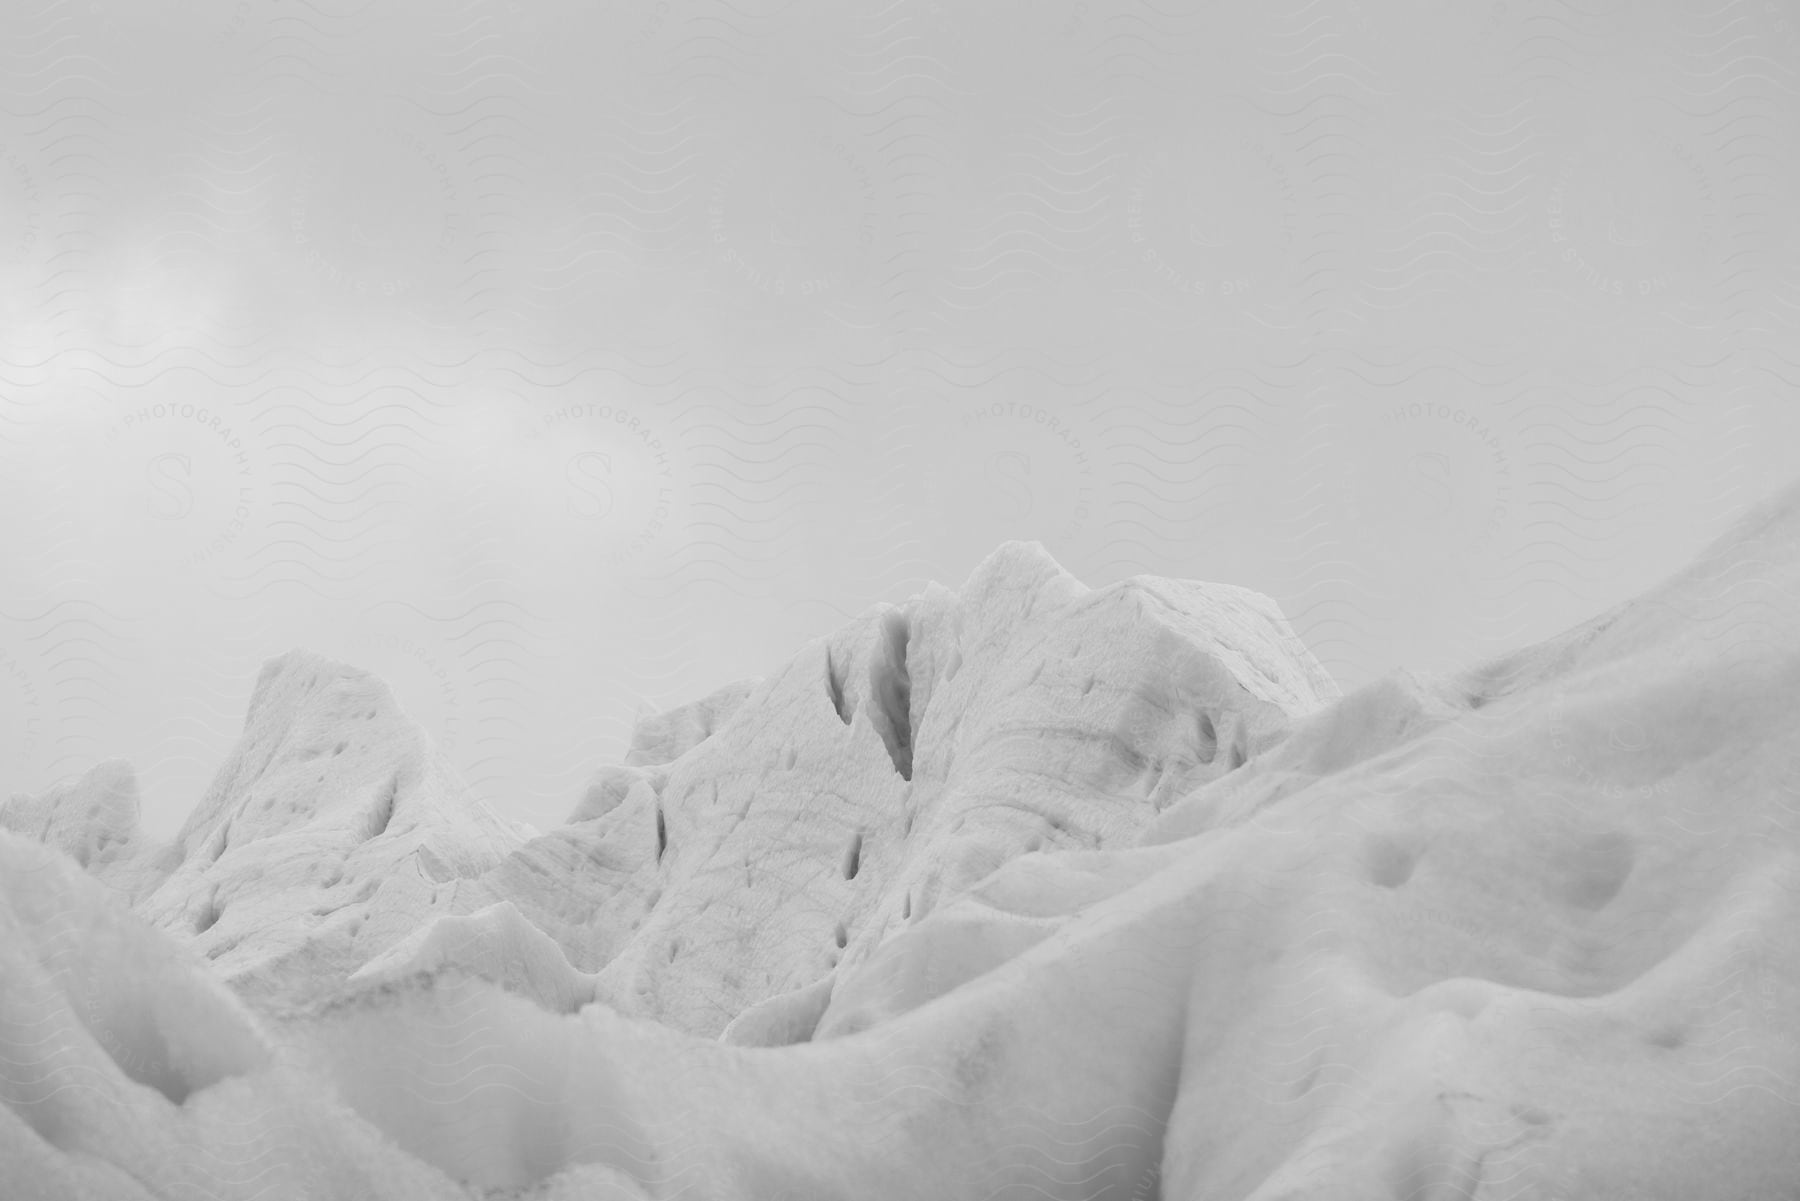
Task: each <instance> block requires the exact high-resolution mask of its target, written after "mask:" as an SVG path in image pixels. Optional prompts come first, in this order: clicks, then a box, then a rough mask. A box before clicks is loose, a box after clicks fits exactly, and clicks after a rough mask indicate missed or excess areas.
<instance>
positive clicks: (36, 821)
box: [0, 759, 138, 869]
mask: <svg viewBox="0 0 1800 1201" xmlns="http://www.w3.org/2000/svg"><path fill="white" fill-rule="evenodd" d="M0 827H4V828H5V829H8V830H12V831H14V832H15V833H18V834H24V835H26V836H28V837H31V838H35V839H37V840H38V841H39V842H42V843H45V844H47V845H49V846H53V847H55V848H56V849H57V850H59V851H61V852H63V854H65V855H67V856H69V858H71V859H73V860H75V862H77V863H79V864H80V865H81V866H82V867H86V868H92V869H100V868H103V867H104V866H105V865H106V864H107V863H109V862H111V861H114V860H116V859H118V858H119V857H120V856H121V855H122V854H123V853H124V852H125V851H126V850H127V849H128V848H129V847H130V846H131V845H132V844H133V843H134V842H135V841H136V840H137V837H138V781H137V773H136V772H135V771H133V770H132V767H131V764H130V763H128V762H126V761H125V760H123V759H108V760H106V761H105V762H103V763H100V764H97V765H96V766H94V767H93V768H91V769H90V770H89V771H88V772H87V774H86V775H83V776H81V777H80V778H79V779H76V780H72V781H69V782H67V783H64V784H61V785H58V786H56V787H53V788H51V789H49V790H48V791H47V792H44V793H43V794H41V795H39V796H35V797H34V796H29V795H26V794H24V793H19V794H16V795H14V796H13V797H12V799H10V800H8V801H7V802H5V803H4V804H0Z"/></svg>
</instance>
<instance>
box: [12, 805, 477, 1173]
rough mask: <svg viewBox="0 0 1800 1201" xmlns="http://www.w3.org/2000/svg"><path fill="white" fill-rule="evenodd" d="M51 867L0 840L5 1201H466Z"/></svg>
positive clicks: (155, 945)
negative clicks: (281, 1199) (287, 1199)
mask: <svg viewBox="0 0 1800 1201" xmlns="http://www.w3.org/2000/svg"><path fill="white" fill-rule="evenodd" d="M466 1195H467V1194H466V1193H465V1192H464V1191H463V1189H462V1188H461V1187H460V1186H459V1185H457V1184H456V1183H454V1182H453V1181H452V1180H451V1179H450V1178H449V1177H447V1176H445V1175H444V1174H443V1173H442V1172H441V1171H439V1170H437V1169H435V1168H432V1167H430V1166H429V1165H427V1164H425V1163H423V1162H421V1161H419V1160H417V1159H413V1158H410V1157H408V1156H405V1155H404V1154H401V1153H399V1152H397V1151H396V1150H395V1149H394V1148H393V1147H392V1145H391V1143H390V1142H389V1140H388V1139H387V1138H386V1137H385V1136H384V1135H382V1134H380V1133H379V1132H378V1131H376V1130H375V1129H374V1128H372V1127H371V1126H369V1125H368V1124H367V1123H366V1122H364V1121H363V1120H362V1119H361V1118H359V1117H357V1116H356V1115H355V1114H354V1113H352V1112H350V1111H349V1110H348V1109H346V1108H345V1107H344V1105H343V1104H342V1102H341V1101H339V1100H337V1099H336V1098H335V1096H334V1095H333V1094H332V1091H331V1088H330V1086H329V1085H328V1084H327V1083H326V1082H325V1081H323V1080H321V1079H320V1078H319V1077H317V1076H316V1075H310V1074H308V1073H306V1072H305V1071H303V1070H302V1069H300V1068H299V1067H298V1066H297V1065H296V1064H295V1063H294V1062H293V1061H292V1059H291V1057H290V1056H289V1055H288V1054H287V1053H286V1052H285V1050H284V1049H283V1047H282V1046H281V1045H280V1044H279V1043H278V1042H276V1041H272V1040H271V1039H270V1038H269V1036H268V1034H267V1032H266V1031H265V1030H264V1029H263V1028H262V1027H261V1026H260V1025H259V1024H258V1022H257V1021H256V1019H255V1018H254V1017H253V1016H252V1015H251V1013H250V1012H249V1011H248V1010H247V1009H246V1008H245V1006H244V1005H243V1003H242V1002H240V1001H239V1000H238V999H237V998H236V997H234V996H233V995H232V993H231V992H230V990H229V989H227V988H226V987H225V985H224V984H222V983H221V982H219V981H218V980H217V979H216V978H215V977H214V976H213V975H212V974H211V973H210V972H209V971H208V970H207V969H206V966H205V962H204V960H202V959H200V958H199V957H198V956H196V955H194V954H193V953H192V951H191V950H189V949H187V948H184V947H182V946H180V945H178V944H176V943H175V942H173V941H172V940H171V939H170V938H169V937H168V936H166V935H164V934H163V933H161V932H160V931H157V930H155V929H153V928H151V927H150V926H148V925H147V924H145V923H144V922H143V921H142V920H141V919H140V918H138V917H136V916H135V915H134V914H132V913H130V912H129V911H128V910H126V909H125V908H124V906H123V905H122V904H121V901H120V897H119V895H118V893H117V892H115V891H113V890H111V889H108V888H107V887H105V886H104V885H102V884H100V883H99V882H97V881H95V880H93V879H91V878H88V877H86V876H84V875H83V874H82V872H81V871H80V870H79V869H78V868H77V867H76V865H75V864H74V863H73V862H72V861H71V860H70V859H68V858H66V857H65V856H64V855H62V854H61V853H59V852H57V851H54V850H52V849H50V848H46V847H44V846H41V845H39V844H37V843H35V842H31V841H27V840H25V839H22V838H20V837H18V836H17V835H14V834H11V833H5V832H0V1196H4V1197H6V1198H7V1199H8V1201H154V1199H158V1198H166V1197H183V1198H188V1197H193V1198H208V1199H209V1201H255V1199H260V1198H269V1197H274V1196H291V1197H306V1198H321V1199H322V1198H333V1199H336V1198H343V1199H346V1201H349V1199H354V1198H369V1199H373V1198H376V1197H382V1198H389V1197H391V1198H397V1199H398V1198H405V1199H408V1201H411V1199H418V1201H427V1199H434V1201H449V1199H452V1198H462V1197H466Z"/></svg>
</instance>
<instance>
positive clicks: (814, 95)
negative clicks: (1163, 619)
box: [0, 0, 1800, 835]
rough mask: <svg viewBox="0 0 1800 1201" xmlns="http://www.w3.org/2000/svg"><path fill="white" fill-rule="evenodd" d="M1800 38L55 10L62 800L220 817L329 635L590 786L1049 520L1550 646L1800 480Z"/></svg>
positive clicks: (1353, 677)
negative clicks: (239, 773)
mask: <svg viewBox="0 0 1800 1201" xmlns="http://www.w3.org/2000/svg"><path fill="white" fill-rule="evenodd" d="M595 9H600V10H603V11H602V12H595V11H592V10H595ZM1797 28H1800V5H1796V4H1793V3H1787V2H1785V0H1784V2H1783V3H1776V4H1765V3H1763V2H1762V0H1754V2H1751V0H1744V2H1740V3H1728V4H1725V5H1723V6H1719V5H1714V4H1698V3H1693V4H1689V3H1672V4H1658V5H1639V4H1624V3H1614V2H1602V3H1585V4H1561V3H1549V2H1535V0H1526V2H1518V0H1506V2H1503V3H1499V4H1491V5H1490V4H1480V3H1469V4H1456V5H1445V4H1439V3H1425V2H1423V0H1406V2H1404V3H1395V2H1383V0H1296V2H1294V3H1263V2H1261V0H1258V2H1256V3H1250V2H1248V0H1245V2H1242V3H1233V4H1206V5H1200V4H1182V3H1169V2H1168V0H1161V2H1159V3H1150V2H1148V0H1146V2H1141V3H1126V2H1116V3H1115V2H1109V0H1033V2H1032V3H1029V4H1027V3H1023V2H1020V3H1005V4H1000V3H980V2H967V3H956V4H942V3H932V2H930V0H899V2H897V3H871V4H853V3H841V2H832V3H827V2H825V0H801V2H795V3H787V4H770V3H754V2H753V3H745V2H744V0H634V2H631V3H609V4H604V5H592V4H572V3H564V4H555V5H552V4H532V3H525V2H522V0H521V2H520V3H477V4H472V5H457V6H451V5H439V4H429V5H428V4H424V3H394V2H393V0H356V2H354V3H351V2H348V0H330V2H324V3H314V2H313V0H241V2H239V3H235V4H232V3H225V2H218V3H180V4H177V3H172V2H165V3H149V2H145V3H132V4H127V3H123V2H114V3H110V4H109V3H102V4H99V5H50V6H41V5H25V6H11V7H8V8H7V9H6V11H5V12H4V13H3V14H0V62H3V63H4V66H3V67H0V93H4V103H0V305H3V306H4V307H3V309H0V514H3V515H4V521H3V522H0V539H4V544H3V546H0V791H4V792H12V791H32V792H35V791H38V790H41V789H43V788H45V787H47V786H48V785H50V784H52V783H53V782H55V781H57V780H59V779H63V778H66V777H69V776H72V775H74V774H77V773H80V772H82V771H85V770H86V769H87V768H88V767H90V766H92V765H93V764H94V763H95V762H98V761H99V760H101V759H105V758H111V757H124V758H126V759H129V760H130V761H131V762H132V763H133V764H134V765H135V766H136V768H137V771H138V773H139V776H140V780H141V782H142V786H143V792H144V801H145V814H144V819H145V824H146V825H147V826H148V827H149V828H150V830H151V831H152V832H154V833H157V834H159V835H160V834H167V833H169V832H172V831H173V829H174V828H175V827H176V826H177V825H178V824H179V822H180V821H181V819H182V818H183V817H184V816H185V815H186V813H187V811H188V809H189V808H190V807H191V806H192V805H193V803H194V802H195V801H196V800H197V799H198V798H199V796H200V794H201V793H202V792H203V791H204V789H205V787H206V785H207V783H208V782H209V781H210V779H211V777H212V775H213V773H214V771H215V770H216V769H217V767H218V765H219V763H220V761H221V760H222V758H223V756H224V755H225V754H226V752H227V751H228V749H229V747H230V746H231V744H232V742H233V741H234V739H235V738H236V736H237V734H238V732H239V730H240V729H241V726H242V721H243V714H244V708H245V704H246V702H247V700H248V698H249V694H250V689H251V686H252V684H253V682H254V680H255V678H256V674H257V670H258V668H259V666H260V664H261V663H262V661H263V660H265V659H266V658H269V657H271V656H274V655H277V654H280V653H281V652H283V651H285V650H287V649H289V648H292V647H296V646H300V647H307V648H311V649H313V650H316V651H320V652H322V653H325V654H327V655H331V656H334V657H337V658H341V659H343V660H346V661H348V662H350V663H353V664H356V665H358V666H361V667H365V668H367V669H369V670H371V671H374V672H376V673H377V674H379V675H381V676H382V677H383V678H384V679H386V680H387V681H388V682H389V683H390V684H391V685H392V687H393V688H394V690H395V692H396V694H397V695H398V697H399V700H400V703H401V704H402V705H403V706H404V707H405V708H406V709H407V710H408V711H410V712H411V713H413V714H414V715H415V716H416V717H417V718H418V719H419V720H420V721H421V722H422V723H423V724H424V725H425V726H426V727H427V728H428V730H429V731H430V732H431V734H432V735H433V737H434V738H435V739H437V741H438V743H439V745H440V746H442V747H443V748H444V749H445V751H446V752H447V753H448V754H449V756H450V758H451V759H452V760H453V762H455V763H456V765H457V766H458V767H459V768H460V769H461V771H462V772H463V774H464V776H465V777H466V779H467V780H468V782H469V784H470V786H471V787H472V788H474V789H475V790H476V791H478V792H479V793H480V794H481V795H482V796H484V797H486V798H488V799H489V800H490V801H492V802H493V803H494V804H495V805H496V806H497V807H499V808H500V809H502V810H503V811H505V812H507V813H509V814H512V815H514V816H517V817H520V818H522V819H525V820H529V821H532V822H535V823H537V824H538V825H540V826H548V825H551V824H554V823H556V822H558V821H560V820H561V818H562V817H563V816H564V815H565V814H566V813H567V811H568V810H569V808H570V807H571V806H572V804H573V803H574V801H575V800H576V798H577V797H578V796H579V794H580V790H581V785H582V782H583V781H584V780H585V779H586V777H587V776H588V774H589V773H590V772H591V771H592V770H593V769H594V768H595V767H596V766H598V765H600V764H602V763H605V762H607V761H609V760H614V759H617V758H618V757H620V756H621V755H622V754H623V750H624V747H625V745H626V742H627V740H628V737H629V731H630V726H631V722H632V719H633V716H634V714H636V713H638V712H641V711H645V710H653V709H658V708H664V707H669V706H672V705H675V704H678V703H681V702H682V701H684V700H687V699H691V698H693V697H696V696H699V695H701V694H703V693H705V692H707V691H710V690H712V689H713V688H715V687H718V686H720V685H722V684H725V683H727V682H729V681H731V680H734V679H738V678H741V677H744V676H750V675H761V674H766V673H769V672H772V671H773V670H775V669H777V668H778V667H779V666H780V665H781V664H782V663H783V662H784V661H785V660H786V659H787V658H789V657H790V656H791V655H792V654H793V653H794V652H795V651H796V650H797V649H798V647H799V646H800V645H801V644H802V643H803V642H804V641H805V640H807V639H809V638H812V637H815V636H818V635H820V634H822V633H825V632H827V631H829V630H831V629H832V628H834V627H835V626H837V625H838V624H840V623H842V622H843V621H845V620H846V619H848V618H850V617H852V616H853V615H855V614H856V613H857V612H859V611H861V610H863V609H864V608H866V607H867V606H869V605H871V604H873V603H875V602H879V601H893V602H898V601H901V600H904V599H905V598H906V597H908V596H910V595H912V594H914V593H916V592H917V591H919V590H920V589H921V588H923V586H924V585H925V584H926V582H927V581H930V580H938V581H941V582H943V583H945V584H948V585H949V586H951V587H956V586H959V585H960V584H961V583H962V581H963V580H964V579H965V578H966V577H967V575H968V574H969V572H970V571H971V569H973V568H974V566H975V565H976V564H977V563H978V562H979V560H980V559H981V557H982V556H983V555H984V554H986V553H987V552H988V551H990V550H992V549H993V548H994V546H995V545H997V544H998V543H999V542H1001V541H1002V540H1005V539H1009V538H1027V539H1037V540H1040V541H1042V542H1043V543H1044V545H1045V546H1046V547H1048V548H1049V550H1050V551H1051V552H1052V553H1053V554H1054V555H1055V556H1056V557H1057V559H1058V560H1059V561H1060V562H1062V564H1063V565H1064V566H1065V567H1067V568H1068V569H1069V570H1070V571H1071V572H1073V573H1074V574H1075V575H1076V576H1077V577H1079V578H1080V579H1082V580H1083V581H1084V582H1086V583H1088V584H1090V585H1096V586H1098V585H1104V584H1107V583H1110V582H1112V581H1114V580H1117V579H1120V578H1123V577H1125V576H1129V575H1133V574H1138V573H1153V574H1162V575H1173V576H1184V577H1192V578H1199V579H1207V580H1217V581H1224V582H1230V583H1235V584H1241V585H1245V586H1248V587H1251V588H1256V589H1259V590H1261V591H1264V592H1266V593H1268V594H1269V595H1271V596H1273V597H1274V598H1275V599H1276V600H1277V601H1278V602H1279V603H1280V605H1281V606H1282V608H1283V609H1284V610H1285V611H1286V613H1287V614H1288V615H1289V617H1290V618H1291V619H1292V620H1293V622H1294V624H1295V626H1296V628H1297V629H1298V630H1299V631H1300V633H1301V634H1302V635H1303V636H1304V637H1305V639H1306V640H1307V641H1308V643H1309V644H1310V645H1311V646H1312V647H1313V648H1314V649H1315V651H1316V653H1317V654H1318V655H1319V657H1320V658H1321V660H1322V661H1323V662H1324V663H1325V665H1326V666H1327V667H1328V668H1329V669H1330V671H1331V672H1332V673H1333V674H1334V675H1335V676H1336V677H1337V679H1338V680H1339V681H1340V683H1341V684H1342V685H1343V686H1344V687H1345V688H1347V689H1348V688H1352V687H1355V686H1356V685H1358V684H1361V683H1364V682H1366V681H1368V680H1370V679H1371V678H1373V677H1375V676H1377V675H1379V674H1381V673H1383V672H1386V671H1390V670H1393V669H1395V668H1396V667H1399V666H1411V667H1415V668H1420V669H1437V668H1443V667H1447V666H1451V665H1454V664H1456V663H1458V662H1460V661H1463V660H1466V659H1470V658H1474V657H1479V656H1483V655H1487V654H1492V653H1496V652H1498V651H1501V650H1504V649H1506V648H1509V647H1512V646H1516V645H1519V644H1521V643H1525V642H1528V641H1531V640H1535V639H1538V638H1541V637H1545V636H1547V635H1549V634H1551V633H1554V632H1556V631H1557V630H1559V629H1561V628H1563V627H1565V626H1567V625H1568V624H1570V623H1572V622H1574V621H1577V620H1579V619H1581V618H1583V617H1585V616H1587V615H1589V614H1591V613H1593V612H1595V611H1597V610H1599V609H1601V608H1603V607H1605V606H1607V605H1609V604H1611V603H1613V602H1615V601H1617V600H1619V599H1622V598H1623V597H1626V596H1629V595H1631V594H1632V593H1635V592H1637V591H1640V590H1641V589H1643V588H1644V587H1646V586H1647V585H1648V584H1650V583H1652V582H1654V581H1655V580H1656V579H1657V578H1659V577H1660V576H1662V575H1664V574H1665V573H1667V572H1669V571H1672V570H1674V569H1676V568H1677V567H1679V566H1680V565H1681V564H1682V563H1683V562H1684V561H1685V560H1687V559H1688V558H1689V557H1690V556H1691V555H1692V554H1693V553H1694V551H1695V550H1696V549H1698V547H1699V546H1700V545H1701V544H1702V543H1703V542H1704V541H1706V540H1707V539H1709V538H1710V537H1712V536H1713V535H1714V534H1715V533H1716V532H1718V531H1719V530H1720V529H1721V528H1722V527H1723V526H1724V525H1725V524H1726V523H1727V522H1728V521H1729V520H1730V518H1731V517H1732V516H1733V515H1734V514H1735V513H1736V512H1738V511H1739V510H1740V509H1741V508H1742V507H1743V506H1744V505H1746V504H1748V503H1750V502H1751V501H1753V500H1755V499H1757V498H1758V497H1760V496H1762V495H1764V494H1766V493H1767V492H1768V491H1770V490H1772V489H1774V488H1775V487H1777V486H1779V485H1780V484H1782V483H1784V482H1786V481H1787V479H1788V478H1789V477H1790V476H1791V475H1794V474H1800V454H1796V451H1795V448H1796V447H1800V410H1797V409H1796V401H1795V395H1794V392H1795V388H1796V385H1800V339H1797V338H1796V318H1797V317H1800V237H1797V236H1796V221H1797V215H1800V188H1797V184H1800V173H1797V171H1796V161H1795V159H1796V155H1797V154H1800V138H1797V137H1796V136H1795V134H1796V129H1797V128H1800V125H1797V121H1796V117H1797V112H1796V104H1797V101H1796V95H1797V92H1796V84H1797V83H1800V71H1797V69H1796V68H1797V67H1800V35H1797V32H1796V30H1797Z"/></svg>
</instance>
